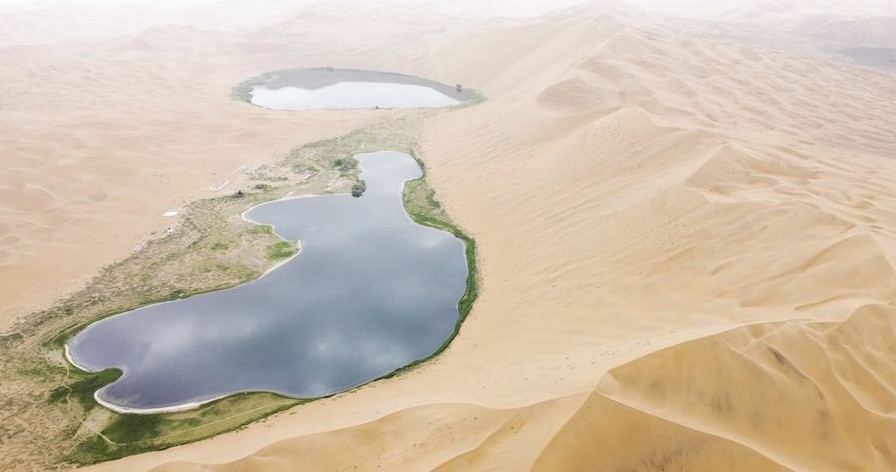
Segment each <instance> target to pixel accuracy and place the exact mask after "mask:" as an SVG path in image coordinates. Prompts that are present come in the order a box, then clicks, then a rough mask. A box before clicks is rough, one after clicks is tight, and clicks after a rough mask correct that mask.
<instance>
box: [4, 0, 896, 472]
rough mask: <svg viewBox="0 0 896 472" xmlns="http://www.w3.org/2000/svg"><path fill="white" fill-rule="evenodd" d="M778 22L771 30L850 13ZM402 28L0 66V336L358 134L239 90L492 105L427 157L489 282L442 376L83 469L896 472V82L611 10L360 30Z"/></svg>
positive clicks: (290, 24)
mask: <svg viewBox="0 0 896 472" xmlns="http://www.w3.org/2000/svg"><path fill="white" fill-rule="evenodd" d="M537 3H538V2H534V3H533V4H537ZM794 5H802V6H798V7H794V8H793V9H784V10H781V11H780V12H778V13H776V15H778V16H780V17H784V16H786V17H787V19H788V20H787V21H788V24H799V22H801V21H804V20H805V19H806V18H808V17H810V16H813V15H816V14H820V13H819V12H820V10H824V12H821V13H829V14H833V13H836V14H843V13H842V12H844V11H846V10H847V9H851V8H860V7H861V6H859V7H857V6H856V5H855V4H854V3H852V2H839V3H837V2H831V4H830V5H829V6H828V8H827V9H825V8H815V7H813V8H809V7H807V6H806V5H808V2H803V3H799V4H797V3H794ZM869 5H870V3H869ZM535 7H538V5H535V6H534V7H533V8H535ZM872 7H874V6H872ZM872 7H869V8H868V12H869V15H874V14H878V13H880V12H881V11H884V10H885V9H886V8H887V4H885V3H880V4H879V5H877V7H880V8H877V9H875V8H876V7H874V8H872ZM390 8H391V7H390ZM466 8H472V7H466ZM850 11H852V10H850ZM368 13H369V14H368ZM391 14H392V11H391V10H386V9H384V10H381V11H379V12H378V13H371V12H368V11H366V10H358V11H356V12H353V13H352V14H349V15H347V16H345V17H340V15H337V14H335V13H334V10H333V9H332V7H327V6H320V7H308V9H307V10H306V11H302V12H295V16H292V15H291V16H289V17H286V18H283V19H282V21H278V22H275V23H273V24H271V25H270V26H269V27H265V28H259V29H256V30H254V31H253V32H250V33H243V32H231V33H226V34H225V33H222V32H220V31H217V32H212V31H207V30H205V29H203V27H201V26H195V27H190V28H184V27H171V26H164V25H161V26H159V27H156V28H154V29H151V30H147V31H143V32H142V33H135V34H131V35H128V36H127V37H122V38H116V39H114V40H107V41H106V42H105V43H103V44H104V46H103V47H105V48H107V49H104V51H105V54H103V55H98V56H96V57H85V56H84V55H82V54H77V53H76V52H73V51H69V50H67V48H58V47H40V48H35V49H33V50H29V51H27V52H19V51H18V50H17V49H5V50H4V51H5V52H4V56H3V59H2V60H3V61H19V62H21V64H22V65H21V66H18V67H15V68H13V69H12V72H11V73H10V77H11V79H10V90H11V91H12V92H13V93H11V94H6V95H3V96H0V105H2V107H0V108H2V109H3V110H5V111H8V113H6V112H5V113H4V114H2V115H0V130H3V134H2V141H0V146H2V150H3V152H4V154H5V155H9V156H11V157H9V159H10V162H13V163H14V164H12V165H10V166H7V167H5V168H4V170H3V171H0V196H2V198H0V201H2V203H0V215H2V216H3V218H2V223H0V242H2V245H0V249H2V250H0V264H2V265H0V280H4V281H7V280H8V281H10V282H9V283H8V284H7V283H4V284H3V285H2V287H0V290H2V291H0V297H2V298H3V299H4V300H10V302H9V303H4V305H5V306H4V309H5V310H7V313H9V314H12V313H18V312H21V311H23V310H24V309H25V308H33V307H35V306H39V305H40V304H42V303H49V302H51V301H52V299H53V296H54V295H55V294H57V293H60V291H62V290H65V289H68V288H69V287H71V284H73V283H76V281H77V280H83V278H84V277H87V276H89V274H90V273H92V272H93V271H95V270H96V269H97V268H98V267H100V266H101V265H102V264H104V263H106V262H109V261H112V260H114V259H115V258H118V257H121V256H122V255H123V254H125V253H127V251H129V250H130V248H131V247H132V246H133V245H134V244H135V243H136V242H138V241H139V240H140V239H141V238H143V237H145V236H146V235H147V234H148V233H149V231H150V230H152V229H153V228H157V227H159V226H161V225H163V224H166V222H167V221H166V220H162V219H161V218H160V217H157V216H155V215H158V214H160V213H161V211H163V210H164V209H166V208H169V207H174V206H177V205H178V204H179V203H180V202H183V201H185V200H186V199H189V198H195V197H197V196H202V195H206V194H208V191H207V190H206V189H207V186H208V185H209V183H210V182H214V181H217V180H220V179H222V178H224V177H222V176H223V175H224V174H227V173H229V172H230V170H231V169H233V168H235V167H236V166H238V165H240V164H244V163H246V162H250V161H258V160H263V159H264V158H266V156H270V155H271V154H272V153H275V152H278V151H282V150H285V149H287V148H288V147H289V146H291V145H295V144H300V143H302V142H307V141H310V140H312V139H316V138H319V137H323V136H329V135H336V134H341V133H344V132H346V131H348V130H349V129H351V128H352V127H356V126H360V125H361V124H364V123H368V122H372V120H374V119H376V117H377V115H375V114H371V113H361V114H354V113H308V114H282V113H281V114H277V113H268V112H266V111H263V110H260V109H257V108H254V107H250V106H247V105H245V104H238V103H234V102H230V101H229V100H228V94H229V87H230V86H231V85H233V84H235V83H237V82H239V81H240V80H243V79H245V78H247V77H250V76H252V75H255V74H256V73H258V72H263V71H265V70H273V69H277V68H282V67H286V66H294V65H309V66H319V65H322V64H334V65H338V66H354V67H368V68H373V69H378V70H395V71H399V72H409V73H416V74H421V75H424V76H428V77H433V78H435V79H438V80H442V81H444V82H448V83H453V82H458V81H459V82H463V83H465V84H470V85H471V86H473V87H476V88H481V89H482V90H483V91H484V92H485V94H486V95H487V96H488V97H489V100H488V101H487V102H484V103H482V104H479V105H477V106H474V107H469V108H464V109H461V110H456V111H451V112H448V113H436V114H432V115H431V116H429V117H428V118H427V120H426V122H425V123H424V133H423V135H422V137H421V141H422V142H421V144H422V148H423V153H422V157H423V159H424V160H425V161H426V163H427V169H428V171H429V175H430V179H431V183H432V185H433V187H434V188H435V189H436V190H437V192H438V196H439V198H440V199H441V200H442V202H443V203H444V204H445V206H446V207H447V209H448V210H449V212H450V213H451V215H452V216H453V217H454V218H455V219H456V220H457V222H458V223H459V224H460V225H461V226H463V227H464V228H465V229H467V230H468V231H469V232H470V233H471V234H473V235H474V236H475V238H476V240H477V245H478V248H479V251H480V257H481V266H482V276H483V289H482V293H481V297H480V299H479V301H478V302H477V305H476V307H475V308H474V311H473V312H472V314H471V316H470V317H469V318H468V320H467V321H466V323H465V324H464V326H463V328H462V331H461V334H460V336H458V338H456V339H455V341H454V342H453V343H452V345H451V346H450V347H449V349H448V350H447V351H446V352H445V353H443V354H442V355H441V356H439V357H438V358H437V359H435V360H434V361H432V362H430V363H427V364H426V365H424V366H422V367H420V368H417V369H415V370H413V371H411V372H408V373H405V374H403V375H401V376H399V377H397V378H393V379H389V380H385V381H380V382H376V383H374V384H371V385H369V386H366V387H364V388H361V389H359V390H357V391H354V392H351V393H347V394H343V395H338V396H336V397H333V398H329V399H324V400H320V401H315V402H311V403H308V404H304V405H301V406H299V407H296V408H294V409H292V410H290V411H288V412H284V413H282V414H279V415H277V416H275V417H273V418H271V419H268V420H266V421H263V422H259V423H257V424H254V425H252V426H250V427H248V428H246V429H245V430H243V431H238V432H234V433H228V434H225V435H222V436H219V437H216V438H213V439H210V440H206V441H202V442H199V443H196V444H192V445H187V446H182V447H177V448H173V449H170V450H166V451H161V452H157V453H151V454H144V455H140V456H135V457H130V458H126V459H123V460H121V461H116V462H111V463H107V464H100V465H98V466H96V467H94V468H91V469H90V470H129V471H132V470H159V471H167V472H173V471H197V470H223V471H255V470H258V471H261V470H273V469H277V470H420V471H424V470H440V471H448V470H545V471H551V470H608V471H610V470H635V471H659V470H667V471H669V470H675V471H678V470H681V471H685V470H687V471H691V470H732V471H734V470H743V471H756V470H770V471H777V470H813V471H823V470H830V471H837V470H893V469H896V416H894V414H896V369H894V367H893V363H892V361H891V358H892V357H893V354H896V351H894V347H893V346H896V329H894V328H896V305H894V298H896V270H894V268H896V223H894V221H896V220H894V212H896V161H893V160H892V157H893V155H894V153H896V134H894V133H893V132H892V130H893V129H894V125H896V123H894V116H893V114H892V112H891V111H892V109H893V107H894V105H896V82H894V80H893V75H892V74H891V73H887V72H885V71H880V70H874V69H868V68H859V67H853V66H850V65H848V64H841V63H837V62H831V61H826V60H823V59H819V58H816V57H814V56H804V55H799V54H796V53H789V52H785V51H781V50H773V49H765V48H762V47H759V46H757V45H756V44H755V43H752V42H749V41H743V40H742V39H743V38H742V36H740V35H739V33H738V34H735V35H732V34H729V31H728V29H727V27H726V26H725V25H724V24H721V23H718V22H702V21H699V20H685V19H681V18H678V19H675V20H671V19H668V18H666V17H664V16H662V15H661V14H658V13H656V12H649V13H648V12H644V11H642V10H639V9H637V8H635V7H631V6H626V5H622V4H617V3H612V4H604V3H589V4H586V5H582V6H578V7H573V8H569V9H564V10H558V11H555V12H551V13H548V14H546V15H545V16H542V17H538V18H525V19H520V18H516V19H509V18H504V19H493V20H490V21H480V20H478V19H476V15H473V14H469V15H461V14H458V15H449V14H448V13H446V12H445V11H444V9H440V10H438V12H437V13H427V12H426V11H425V9H420V10H416V9H415V10H409V11H404V12H400V14H397V15H396V16H395V17H394V18H395V23H394V25H393V28H391V29H390V28H384V27H383V24H384V23H383V21H385V20H382V21H379V22H375V21H371V22H368V21H367V20H368V19H370V18H374V19H376V18H385V17H389V18H392V16H391ZM739 18H740V20H739V21H744V22H748V21H753V20H750V18H751V17H750V15H746V16H740V17H739ZM766 20H767V18H764V17H763V19H762V21H766ZM778 20H779V18H776V19H774V21H778ZM367 23H372V24H367ZM348 27H352V28H356V30H355V31H354V33H353V35H352V36H351V37H346V38H341V37H340V34H344V32H345V31H346V28H348ZM426 32H431V34H424V33H426ZM365 33H369V34H367V35H365ZM184 43H190V44H191V46H189V47H181V45H182V44H184ZM299 43H301V44H302V46H303V47H302V48H300V49H299V48H296V47H295V45H296V44H299ZM197 51H214V52H215V54H212V55H211V57H214V59H203V60H202V61H197V60H196V59H195V54H197ZM63 70H64V71H67V73H66V74H64V75H63V74H60V73H59V71H63ZM53 71H55V72H53ZM88 91H89V93H88ZM7 169H8V170H7ZM227 178H228V179H229V178H230V177H229V176H228V177H227ZM109 215H119V216H118V217H116V218H110V217H109ZM148 215H149V216H148ZM73 248H77V251H76V253H73V252H74V251H73ZM50 273H53V274H54V277H55V278H54V279H53V280H46V278H47V275H48V274H50ZM59 280H71V281H72V282H67V283H60V282H59ZM8 307H9V308H8Z"/></svg>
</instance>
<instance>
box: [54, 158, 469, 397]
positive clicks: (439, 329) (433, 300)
mask: <svg viewBox="0 0 896 472" xmlns="http://www.w3.org/2000/svg"><path fill="white" fill-rule="evenodd" d="M357 157H358V160H359V161H360V166H361V170H362V178H363V179H364V180H365V181H366V182H367V191H366V192H365V193H364V195H363V196H362V197H360V198H353V197H351V196H348V195H322V196H315V197H308V198H295V199H285V200H278V201H275V202H271V203H266V204H262V205H259V206H256V207H254V208H252V209H251V210H250V211H248V212H247V213H246V218H247V219H249V220H252V221H254V222H257V223H259V224H271V225H274V227H275V231H276V232H277V234H279V235H280V236H282V237H283V238H284V239H287V240H291V241H293V240H301V247H302V250H301V252H300V254H299V255H298V256H296V257H295V258H293V259H291V260H290V261H288V262H286V263H284V264H283V265H281V266H280V267H278V268H276V269H275V270H273V271H271V272H269V273H268V274H266V275H265V276H263V277H261V278H260V279H258V280H255V281H253V282H251V283H248V284H245V285H241V286H238V287H235V288H231V289H227V290H222V291H218V292H212V293H207V294H203V295H197V296H194V297H191V298H187V299H183V300H177V301H172V302H166V303H160V304H156V305H150V306H147V307H143V308H139V309H136V310H133V311H129V312H126V313H122V314H119V315H116V316H113V317H110V318H106V319H104V320H101V321H98V322H96V323H94V324H92V325H90V326H88V327H87V328H85V329H84V330H83V331H81V332H80V333H78V334H77V335H76V336H75V337H74V338H72V339H71V340H70V341H69V343H68V345H67V349H68V353H69V356H70V358H71V360H72V361H73V362H74V363H75V364H77V365H78V366H80V367H82V368H84V369H87V370H91V371H99V370H102V369H106V368H110V367H114V368H119V369H121V370H123V372H124V375H123V376H122V377H121V378H120V379H118V380H117V381H115V382H114V383H112V384H110V385H108V386H106V387H104V388H102V389H100V390H99V391H98V392H97V398H98V399H99V400H100V401H102V402H103V403H105V404H107V406H109V407H111V408H113V409H116V410H120V411H128V410H133V411H142V412H148V411H153V410H156V409H176V408H178V407H180V408H184V407H190V406H195V405H196V404H198V403H202V402H206V401H209V400H212V399H215V398H219V397H223V396H227V395H230V394H234V393H239V392H246V391H268V392H275V393H281V394H284V395H288V396H292V397H299V398H305V397H318V396H322V395H328V394H332V393H335V392H339V391H343V390H346V389H350V388H352V387H355V386H358V385H361V384H363V383H365V382H368V381H370V380H372V379H375V378H377V377H380V376H382V375H385V374H387V373H389V372H392V371H394V370H396V369H398V368H400V367H402V366H405V365H407V364H409V363H411V362H413V361H415V360H418V359H421V358H424V357H427V356H428V355H430V354H432V353H433V352H435V351H436V350H438V348H439V347H441V346H442V344H443V343H444V342H445V341H446V340H447V339H448V337H449V336H451V334H452V332H453V330H454V327H455V324H456V323H457V321H458V316H459V315H458V308H457V303H458V301H459V299H460V298H461V296H462V295H463V293H464V290H465V289H466V278H467V263H466V258H465V253H464V251H465V247H464V243H463V242H462V241H460V240H459V239H457V238H455V237H454V236H453V235H451V234H449V233H446V232H444V231H440V230H435V229H432V228H428V227H424V226H420V225H418V224H416V223H414V222H413V221H412V220H411V219H410V217H409V216H408V214H407V213H406V211H405V209H404V206H403V204H402V197H401V189H402V186H403V183H404V182H405V181H407V180H411V179H415V178H417V177H419V176H420V175H421V170H420V168H419V167H418V165H417V163H416V162H415V161H414V160H413V159H412V158H411V157H410V156H408V155H406V154H402V153H397V152H377V153H369V154H361V155H359V156H357Z"/></svg>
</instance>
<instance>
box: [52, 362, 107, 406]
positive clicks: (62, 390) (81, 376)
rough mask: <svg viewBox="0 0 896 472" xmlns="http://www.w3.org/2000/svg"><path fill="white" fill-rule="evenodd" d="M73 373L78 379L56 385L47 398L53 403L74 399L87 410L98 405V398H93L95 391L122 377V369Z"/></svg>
mask: <svg viewBox="0 0 896 472" xmlns="http://www.w3.org/2000/svg"><path fill="white" fill-rule="evenodd" d="M71 375H73V376H75V377H77V378H78V380H76V381H74V382H71V383H69V384H67V385H60V386H59V387H56V388H55V389H53V390H52V391H51V392H50V396H49V398H48V399H47V400H49V401H50V402H51V403H58V402H60V401H62V400H65V399H68V400H70V401H71V400H72V399H74V400H75V401H77V402H78V404H80V405H81V408H83V409H84V410H85V411H86V410H89V409H91V408H93V407H95V406H97V403H96V400H95V399H94V398H93V394H94V392H96V391H97V390H99V389H100V388H102V387H104V386H106V385H109V384H110V383H112V382H114V381H116V380H118V378H119V377H121V371H120V370H118V369H106V370H103V371H100V372H96V373H82V372H80V371H77V372H72V373H71Z"/></svg>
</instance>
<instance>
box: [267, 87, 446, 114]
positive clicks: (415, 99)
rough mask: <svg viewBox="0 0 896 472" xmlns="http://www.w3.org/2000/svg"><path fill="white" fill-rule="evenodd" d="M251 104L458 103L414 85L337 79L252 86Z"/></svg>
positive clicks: (413, 105) (350, 106)
mask: <svg viewBox="0 0 896 472" xmlns="http://www.w3.org/2000/svg"><path fill="white" fill-rule="evenodd" d="M251 94H252V103H254V104H255V105H258V106H260V107H264V108H270V109H272V110H324V109H355V108H433V107H450V106H454V105H457V104H459V103H461V102H460V101H459V100H455V99H454V98H451V97H449V96H447V95H445V94H443V93H442V92H439V91H438V90H435V89H432V88H429V87H426V86H423V85H414V84H396V83H387V82H338V83H336V84H333V85H328V86H326V87H321V88H318V89H305V88H299V87H290V86H287V87H282V88H278V89H270V88H267V87H265V86H258V85H257V86H255V87H252V92H251Z"/></svg>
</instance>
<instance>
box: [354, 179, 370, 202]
mask: <svg viewBox="0 0 896 472" xmlns="http://www.w3.org/2000/svg"><path fill="white" fill-rule="evenodd" d="M365 190H367V182H365V181H363V180H361V181H359V182H358V183H356V184H354V185H352V196H353V197H355V198H358V197H360V196H361V195H364V191H365Z"/></svg>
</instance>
